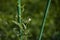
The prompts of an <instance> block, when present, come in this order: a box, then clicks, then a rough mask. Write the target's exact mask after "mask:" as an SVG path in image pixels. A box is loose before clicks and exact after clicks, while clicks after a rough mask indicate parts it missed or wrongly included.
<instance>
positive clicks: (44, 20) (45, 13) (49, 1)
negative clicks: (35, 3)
mask: <svg viewBox="0 0 60 40" xmlns="http://www.w3.org/2000/svg"><path fill="white" fill-rule="evenodd" d="M50 3H51V0H48V1H47V5H46V9H45V12H44V18H43V21H42V29H41V32H40V37H39V40H41V39H42V35H43V31H44V26H45V22H46V18H47V14H48V10H49V7H50Z"/></svg>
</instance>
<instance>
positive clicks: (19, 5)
mask: <svg viewBox="0 0 60 40" xmlns="http://www.w3.org/2000/svg"><path fill="white" fill-rule="evenodd" d="M17 10H18V23H20V25H21V24H22V23H21V0H18V8H17ZM20 40H22V30H21V29H20Z"/></svg>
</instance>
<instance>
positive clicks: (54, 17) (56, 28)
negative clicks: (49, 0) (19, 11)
mask: <svg viewBox="0 0 60 40" xmlns="http://www.w3.org/2000/svg"><path fill="white" fill-rule="evenodd" d="M46 3H47V0H22V1H21V7H22V8H21V10H22V26H20V25H19V23H17V19H18V18H17V0H0V40H20V29H21V28H20V27H22V28H23V29H22V30H23V31H22V39H23V40H38V39H39V34H40V30H41V23H42V19H43V16H44V10H45V6H46ZM24 24H25V25H26V26H25V25H24ZM42 40H60V0H52V2H51V5H50V10H49V14H48V17H47V20H46V24H45V29H44V33H43V37H42Z"/></svg>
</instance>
